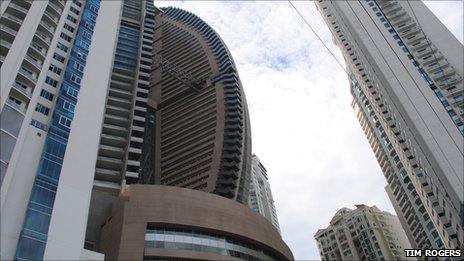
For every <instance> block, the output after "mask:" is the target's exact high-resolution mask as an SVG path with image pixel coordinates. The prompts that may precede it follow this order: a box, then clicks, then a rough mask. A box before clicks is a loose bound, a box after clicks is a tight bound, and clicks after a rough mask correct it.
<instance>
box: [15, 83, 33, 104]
mask: <svg viewBox="0 0 464 261" xmlns="http://www.w3.org/2000/svg"><path fill="white" fill-rule="evenodd" d="M31 89H32V88H29V87H26V86H24V85H21V84H18V83H16V82H15V83H13V89H12V90H14V92H16V95H18V96H19V97H20V98H22V99H24V100H30V99H31V95H32V91H31Z"/></svg>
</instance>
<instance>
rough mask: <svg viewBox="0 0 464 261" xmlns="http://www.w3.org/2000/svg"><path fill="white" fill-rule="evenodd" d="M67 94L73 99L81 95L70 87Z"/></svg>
mask: <svg viewBox="0 0 464 261" xmlns="http://www.w3.org/2000/svg"><path fill="white" fill-rule="evenodd" d="M66 94H68V95H69V96H71V97H73V98H77V95H78V94H79V92H78V91H77V90H76V89H74V88H72V87H69V86H68V89H67V90H66Z"/></svg>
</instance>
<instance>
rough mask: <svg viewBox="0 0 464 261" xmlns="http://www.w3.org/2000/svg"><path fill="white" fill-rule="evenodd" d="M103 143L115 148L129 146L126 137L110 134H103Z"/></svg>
mask: <svg viewBox="0 0 464 261" xmlns="http://www.w3.org/2000/svg"><path fill="white" fill-rule="evenodd" d="M100 137H101V143H102V144H106V145H109V146H115V147H120V148H121V147H125V146H126V144H127V139H126V138H124V137H120V136H116V135H110V134H101V136H100Z"/></svg>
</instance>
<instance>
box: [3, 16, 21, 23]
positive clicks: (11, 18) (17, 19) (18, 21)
mask: <svg viewBox="0 0 464 261" xmlns="http://www.w3.org/2000/svg"><path fill="white" fill-rule="evenodd" d="M5 17H6V18H8V19H10V20H13V21H15V22H17V23H19V24H21V23H22V22H23V21H22V20H21V19H19V18H17V17H15V16H14V15H10V14H5Z"/></svg>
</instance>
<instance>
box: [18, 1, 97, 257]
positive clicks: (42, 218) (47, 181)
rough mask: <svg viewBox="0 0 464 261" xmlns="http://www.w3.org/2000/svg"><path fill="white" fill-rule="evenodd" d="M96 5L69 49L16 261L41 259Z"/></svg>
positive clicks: (85, 15)
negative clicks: (76, 66) (69, 52)
mask: <svg viewBox="0 0 464 261" xmlns="http://www.w3.org/2000/svg"><path fill="white" fill-rule="evenodd" d="M99 4H100V1H99V0H89V1H87V2H86V5H85V7H84V11H83V18H82V19H81V22H80V24H79V28H78V30H77V36H76V39H75V44H74V45H73V47H72V49H71V56H70V59H69V61H68V64H67V66H66V71H65V73H64V79H63V83H62V84H61V88H60V92H59V94H58V97H57V102H56V105H55V110H54V112H53V115H52V122H51V125H50V129H49V131H48V135H47V138H46V140H45V146H44V150H43V152H42V157H41V160H40V165H39V168H38V170H37V176H36V179H35V182H34V186H33V188H32V192H31V196H30V199H29V205H28V210H27V212H26V217H25V219H24V222H23V229H22V231H21V235H20V238H19V240H18V245H17V247H16V254H15V259H18V260H41V259H43V254H44V250H45V246H46V241H47V234H48V228H49V225H50V218H51V213H52V209H53V204H54V202H55V195H56V190H57V184H58V181H59V178H60V173H61V167H62V163H63V158H64V154H65V151H66V145H67V142H68V137H69V132H70V123H71V121H72V119H73V118H74V113H73V110H74V107H75V105H76V102H77V97H78V94H79V89H80V82H79V81H73V80H72V79H77V78H82V72H81V71H79V70H77V69H76V68H75V64H76V62H78V63H79V64H81V65H82V66H85V63H86V59H87V55H88V48H89V46H90V40H91V37H92V34H93V30H90V29H88V28H94V26H95V19H96V16H97V13H96V12H97V11H98V9H99Z"/></svg>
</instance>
